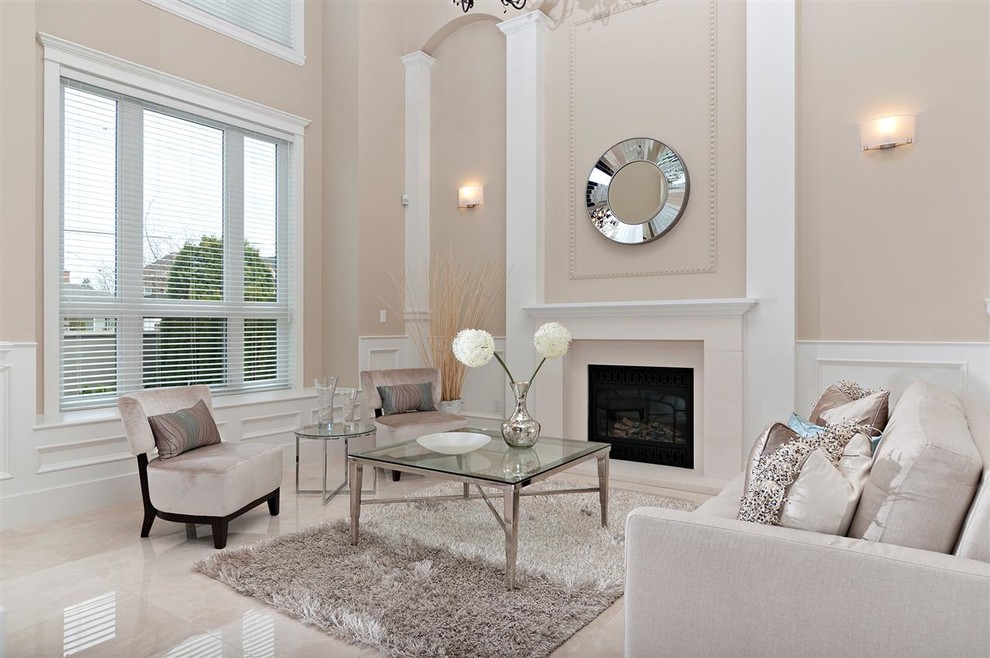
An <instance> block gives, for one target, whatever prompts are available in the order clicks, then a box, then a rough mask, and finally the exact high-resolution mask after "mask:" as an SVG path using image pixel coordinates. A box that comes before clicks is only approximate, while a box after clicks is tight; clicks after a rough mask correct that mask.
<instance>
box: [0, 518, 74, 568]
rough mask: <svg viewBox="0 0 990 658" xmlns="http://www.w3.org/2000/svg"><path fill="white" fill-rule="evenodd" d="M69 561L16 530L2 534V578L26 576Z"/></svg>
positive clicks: (0, 564)
mask: <svg viewBox="0 0 990 658" xmlns="http://www.w3.org/2000/svg"><path fill="white" fill-rule="evenodd" d="M67 561H68V559H67V558H65V557H62V556H61V555H59V554H58V553H56V552H55V551H52V550H49V549H47V548H45V547H44V546H42V545H41V544H39V543H37V542H36V541H34V540H33V539H32V538H31V537H29V536H27V535H22V534H20V533H19V532H17V531H15V530H4V531H3V532H0V578H2V579H3V580H7V579H8V578H16V577H18V576H23V575H25V574H29V573H32V572H34V571H39V570H41V569H47V568H49V567H54V566H56V565H59V564H64V563H65V562H67Z"/></svg>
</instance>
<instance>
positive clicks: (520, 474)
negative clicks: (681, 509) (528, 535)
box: [347, 429, 611, 590]
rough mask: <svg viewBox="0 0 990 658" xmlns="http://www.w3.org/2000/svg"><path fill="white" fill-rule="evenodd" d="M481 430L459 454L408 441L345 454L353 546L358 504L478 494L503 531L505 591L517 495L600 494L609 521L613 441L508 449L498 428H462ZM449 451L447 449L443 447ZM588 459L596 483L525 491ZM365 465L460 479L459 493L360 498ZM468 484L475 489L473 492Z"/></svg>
mask: <svg viewBox="0 0 990 658" xmlns="http://www.w3.org/2000/svg"><path fill="white" fill-rule="evenodd" d="M464 431H470V432H473V433H481V434H485V435H487V436H489V437H490V440H489V441H488V442H487V443H485V444H484V445H481V446H480V447H478V448H476V449H473V450H471V451H469V452H464V453H462V454H449V453H448V452H437V451H434V450H430V449H427V448H425V447H423V446H422V445H420V444H419V443H418V442H417V441H407V442H405V443H397V444H395V445H391V446H386V447H384V448H375V449H373V450H366V451H363V452H359V453H354V454H351V455H348V457H347V464H348V470H349V472H350V474H349V480H350V483H351V490H350V493H351V544H357V543H358V535H359V526H360V518H361V505H362V504H365V505H370V504H384V503H414V502H422V501H431V500H466V499H472V498H481V499H483V500H484V501H485V503H486V504H487V505H488V508H489V509H490V510H491V512H492V514H494V515H495V518H496V521H497V523H498V524H499V525H501V526H502V529H503V531H504V532H505V580H506V585H507V587H508V589H510V590H512V589H515V586H516V549H517V547H518V542H519V498H520V496H550V495H558V494H571V493H588V492H595V491H597V492H598V500H599V503H600V505H601V513H602V526H603V527H604V526H607V525H608V454H609V450H610V449H611V445H610V444H608V443H594V442H591V441H572V440H569V439H555V438H552V437H546V436H544V437H540V440H539V441H537V443H536V445H534V446H533V447H532V448H510V447H509V446H507V445H506V444H505V442H504V441H503V440H502V437H501V435H500V434H499V433H498V431H489V430H473V429H472V430H464ZM447 450H449V448H447ZM590 459H597V460H598V486H597V487H587V488H582V489H558V490H551V491H543V490H541V491H527V490H526V487H528V486H529V485H531V484H533V483H534V482H539V481H540V480H545V479H546V478H548V477H550V476H551V475H556V474H557V473H560V472H562V471H566V470H567V469H569V468H573V467H574V466H577V465H578V464H580V463H582V462H585V461H588V460H590ZM365 466H369V467H371V468H372V469H373V470H374V471H377V469H379V468H382V469H389V470H393V471H403V472H406V473H415V474H417V475H423V476H425V477H428V478H433V479H436V480H447V481H450V482H461V483H462V484H463V485H464V490H463V493H462V494H458V495H453V496H427V497H414V498H367V499H364V498H362V497H361V478H362V473H363V470H364V467H365ZM471 485H474V488H475V489H476V490H477V493H474V494H472V493H471ZM482 487H485V488H489V489H496V490H499V491H500V492H501V498H502V510H503V511H502V512H501V513H500V512H499V511H498V510H497V509H496V507H495V505H494V504H493V503H492V499H498V498H499V495H498V494H497V493H495V494H493V493H486V492H485V491H484V489H483V488H482Z"/></svg>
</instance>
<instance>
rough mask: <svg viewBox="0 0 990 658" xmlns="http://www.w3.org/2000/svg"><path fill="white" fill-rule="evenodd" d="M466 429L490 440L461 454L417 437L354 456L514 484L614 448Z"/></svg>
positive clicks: (567, 440)
mask: <svg viewBox="0 0 990 658" xmlns="http://www.w3.org/2000/svg"><path fill="white" fill-rule="evenodd" d="M463 431H470V432H476V433H479V434H485V435H487V436H489V437H491V440H490V441H489V442H488V443H486V444H485V445H483V446H481V447H480V448H478V449H477V450H472V451H471V452H467V453H464V454H460V455H448V454H441V453H439V452H434V451H432V450H429V449H427V448H424V447H423V446H421V445H420V444H419V443H418V442H416V441H415V440H414V441H406V442H405V443H396V444H394V445H390V446H385V447H383V448H375V449H373V450H365V451H362V452H359V453H351V457H352V458H353V457H357V458H360V459H361V460H372V461H375V462H381V463H382V464H385V465H387V464H394V465H396V466H411V467H415V468H418V469H423V470H428V471H436V472H438V473H450V474H453V475H462V476H466V477H473V478H478V479H481V480H489V481H491V482H499V483H503V484H515V483H518V482H522V481H523V480H526V479H529V478H531V477H534V476H536V475H540V474H541V473H546V472H547V471H550V470H553V469H555V468H557V467H558V466H561V465H563V464H567V463H569V462H573V461H577V460H580V459H581V458H583V457H588V456H589V455H591V454H593V453H596V452H599V451H601V450H603V449H605V448H609V447H611V446H610V445H609V444H608V443H595V442H593V441H573V440H570V439H557V438H553V437H549V436H541V437H540V440H539V441H537V442H536V445H534V446H533V447H532V448H510V447H509V446H508V445H506V443H505V441H503V440H502V435H501V434H500V433H499V431H498V430H481V429H465V430H463ZM376 466H377V464H376ZM386 468H387V466H386Z"/></svg>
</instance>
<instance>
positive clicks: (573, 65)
mask: <svg viewBox="0 0 990 658" xmlns="http://www.w3.org/2000/svg"><path fill="white" fill-rule="evenodd" d="M654 1H655V0H648V1H646V2H641V3H638V4H634V5H626V6H620V7H617V8H616V9H614V10H611V11H605V12H598V13H596V14H594V15H592V16H591V17H589V18H586V19H584V20H580V21H575V22H573V23H571V26H570V35H569V36H570V98H569V104H568V107H569V113H570V120H569V129H570V133H569V135H570V138H569V149H570V163H571V172H570V201H569V208H570V223H569V227H570V230H569V231H568V233H569V237H570V245H569V261H570V272H569V276H570V278H571V279H603V278H620V277H630V276H660V275H666V274H700V273H708V272H715V271H716V269H717V263H718V259H717V251H718V239H717V231H718V222H717V216H718V212H717V205H718V184H717V160H718V157H717V150H718V134H717V129H718V3H717V0H709V2H708V176H707V178H708V183H709V185H708V199H707V202H708V252H707V255H708V259H707V262H705V263H699V264H697V265H691V266H687V267H684V266H682V267H656V268H651V269H642V270H626V271H621V272H579V271H578V265H577V224H578V216H579V213H580V214H581V215H582V216H583V215H584V209H583V208H580V209H579V208H578V207H577V197H578V193H577V190H578V185H579V184H583V180H584V179H583V178H582V179H581V181H580V182H579V179H578V177H577V148H576V141H577V139H576V133H577V28H578V27H580V26H581V25H585V24H587V23H591V22H595V21H602V20H604V19H607V18H608V17H609V16H614V15H616V14H620V13H623V12H626V11H631V10H633V9H640V8H642V7H645V6H648V5H651V4H653V2H654Z"/></svg>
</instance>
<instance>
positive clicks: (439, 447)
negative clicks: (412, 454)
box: [416, 432, 492, 455]
mask: <svg viewBox="0 0 990 658" xmlns="http://www.w3.org/2000/svg"><path fill="white" fill-rule="evenodd" d="M491 440H492V437H490V436H488V435H487V434H480V433H478V432H437V433H436V434H427V435H426V436H421V437H419V438H418V439H416V443H418V444H419V445H421V446H423V447H424V448H426V449H427V450H432V451H433V452H439V453H440V454H442V455H463V454H465V453H468V452H471V451H472V450H477V449H478V448H480V447H482V446H484V445H486V444H487V443H488V442H489V441H491Z"/></svg>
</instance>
